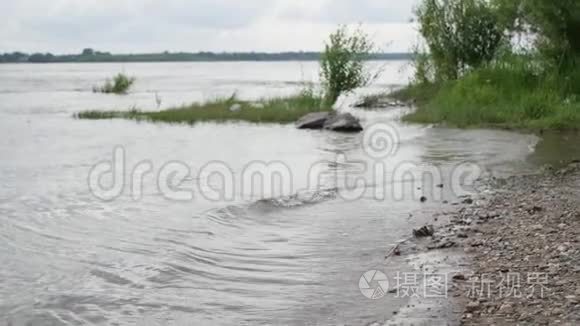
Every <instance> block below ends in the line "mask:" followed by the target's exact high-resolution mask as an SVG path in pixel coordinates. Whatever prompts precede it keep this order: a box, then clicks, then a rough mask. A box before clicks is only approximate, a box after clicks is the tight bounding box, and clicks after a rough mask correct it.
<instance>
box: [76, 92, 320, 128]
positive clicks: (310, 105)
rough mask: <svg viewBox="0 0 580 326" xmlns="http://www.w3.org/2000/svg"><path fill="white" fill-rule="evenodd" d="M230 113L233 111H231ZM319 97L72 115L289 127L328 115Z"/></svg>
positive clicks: (228, 100) (220, 101) (230, 100)
mask: <svg viewBox="0 0 580 326" xmlns="http://www.w3.org/2000/svg"><path fill="white" fill-rule="evenodd" d="M232 109H234V110H232ZM330 110H331V107H329V106H326V105H325V104H324V100H323V98H322V97H320V96H317V95H315V94H314V93H313V92H310V91H303V92H301V93H300V94H298V95H294V96H288V97H279V98H273V99H263V100H260V101H258V102H248V101H241V100H238V99H237V98H236V97H235V95H233V96H232V97H230V98H226V99H223V98H222V99H215V100H212V101H208V102H206V103H193V104H190V105H186V106H182V107H177V108H171V109H167V110H161V111H153V112H146V111H140V110H136V109H132V110H129V111H84V112H80V113H77V114H75V117H76V118H78V119H133V120H147V121H153V122H166V123H187V124H194V123H196V122H204V121H214V122H225V121H247V122H254V123H292V122H295V121H297V120H298V119H299V118H301V117H302V116H304V115H306V114H308V113H311V112H319V111H330Z"/></svg>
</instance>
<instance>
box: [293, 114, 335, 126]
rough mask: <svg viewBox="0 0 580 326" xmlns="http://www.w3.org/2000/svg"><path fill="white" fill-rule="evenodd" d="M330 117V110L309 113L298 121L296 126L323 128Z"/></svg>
mask: <svg viewBox="0 0 580 326" xmlns="http://www.w3.org/2000/svg"><path fill="white" fill-rule="evenodd" d="M329 117H330V113H328V112H314V113H309V114H307V115H305V116H303V117H302V118H300V120H298V122H296V127H297V128H298V129H322V127H324V123H325V122H326V120H328V118H329Z"/></svg>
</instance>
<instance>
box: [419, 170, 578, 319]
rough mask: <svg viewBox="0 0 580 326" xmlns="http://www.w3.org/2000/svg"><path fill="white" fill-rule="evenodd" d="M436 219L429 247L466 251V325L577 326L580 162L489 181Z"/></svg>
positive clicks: (459, 290) (457, 278) (458, 294)
mask: <svg viewBox="0 0 580 326" xmlns="http://www.w3.org/2000/svg"><path fill="white" fill-rule="evenodd" d="M459 207H460V208H458V209H457V210H456V211H454V212H452V213H447V214H445V215H444V216H439V217H437V219H438V220H446V221H447V222H445V223H442V225H439V226H438V227H437V228H436V232H435V234H434V235H433V237H432V238H431V239H430V240H428V243H427V244H426V246H427V247H428V249H429V250H445V249H447V248H455V250H457V249H458V248H459V249H462V250H464V251H465V253H466V255H467V257H468V259H469V261H470V262H471V263H470V264H469V265H471V266H470V267H471V268H470V272H466V273H465V274H463V273H457V274H455V275H453V276H452V279H451V280H450V282H453V284H452V287H451V290H450V291H451V293H450V295H451V296H452V297H454V298H456V299H459V301H460V302H462V306H463V310H464V312H463V315H462V316H461V321H460V323H461V324H462V325H580V164H578V163H573V164H570V165H569V166H568V167H567V168H565V169H563V170H559V171H551V170H547V171H544V172H542V173H539V174H537V175H528V176H518V177H511V178H508V179H501V180H499V179H494V180H490V181H488V182H487V183H486V184H485V185H484V186H483V190H482V191H481V193H480V195H479V196H477V197H474V198H465V199H464V200H463V203H462V205H461V206H459Z"/></svg>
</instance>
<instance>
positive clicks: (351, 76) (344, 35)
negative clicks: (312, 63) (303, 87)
mask: <svg viewBox="0 0 580 326" xmlns="http://www.w3.org/2000/svg"><path fill="white" fill-rule="evenodd" d="M373 49H374V44H373V42H372V41H371V40H370V38H369V36H368V35H367V34H365V33H364V32H363V31H362V29H360V28H358V29H356V30H355V31H353V32H350V31H349V30H348V28H347V27H346V26H341V27H339V29H338V30H337V31H335V32H334V33H332V34H331V35H330V41H329V43H327V44H326V46H325V49H324V53H323V54H322V58H321V60H320V69H321V72H320V75H321V80H322V83H323V85H324V90H325V97H326V100H327V101H328V103H329V104H330V105H332V104H334V102H336V100H337V99H338V97H339V96H340V95H341V94H342V93H344V92H348V91H351V90H353V89H355V88H358V87H362V86H365V85H367V84H368V83H369V82H370V80H371V79H372V76H371V74H370V72H369V71H368V70H367V69H366V68H365V64H364V61H365V60H366V59H367V58H368V57H369V55H370V54H371V52H372V51H373Z"/></svg>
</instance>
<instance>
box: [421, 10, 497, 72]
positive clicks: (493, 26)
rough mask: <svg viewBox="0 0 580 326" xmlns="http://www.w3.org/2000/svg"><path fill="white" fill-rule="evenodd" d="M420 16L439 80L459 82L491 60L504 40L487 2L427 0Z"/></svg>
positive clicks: (422, 33) (493, 12)
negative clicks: (464, 73)
mask: <svg viewBox="0 0 580 326" xmlns="http://www.w3.org/2000/svg"><path fill="white" fill-rule="evenodd" d="M416 15H417V19H418V23H419V32H420V33H421V35H422V36H423V38H424V40H425V43H426V45H427V47H428V54H429V56H430V59H431V61H432V65H433V67H434V69H435V77H436V78H437V79H442V80H447V79H457V78H458V77H459V76H460V75H461V74H462V73H463V72H464V71H465V70H466V69H468V68H476V67H478V66H481V65H482V64H483V63H486V62H489V61H491V60H492V59H493V57H494V56H495V53H496V51H497V49H498V47H499V45H500V43H501V40H502V36H503V32H502V29H501V27H500V24H499V20H498V16H497V15H496V12H495V11H494V10H493V8H492V7H491V6H490V4H489V3H488V2H487V1H486V0H423V2H422V3H421V4H420V5H419V7H418V8H417V10H416Z"/></svg>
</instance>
